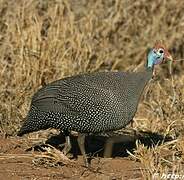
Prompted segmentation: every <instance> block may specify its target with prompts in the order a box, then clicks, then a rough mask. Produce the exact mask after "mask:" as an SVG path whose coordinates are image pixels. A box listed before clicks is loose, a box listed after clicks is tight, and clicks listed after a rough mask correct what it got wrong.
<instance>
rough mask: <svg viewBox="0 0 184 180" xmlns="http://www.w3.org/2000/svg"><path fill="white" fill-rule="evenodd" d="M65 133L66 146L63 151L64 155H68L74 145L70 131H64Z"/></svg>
mask: <svg viewBox="0 0 184 180" xmlns="http://www.w3.org/2000/svg"><path fill="white" fill-rule="evenodd" d="M64 135H65V146H64V149H63V150H62V152H63V154H64V155H66V154H68V152H69V151H70V150H71V148H72V146H71V141H70V133H69V132H68V131H64Z"/></svg>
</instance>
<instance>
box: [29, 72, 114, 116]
mask: <svg viewBox="0 0 184 180" xmlns="http://www.w3.org/2000/svg"><path fill="white" fill-rule="evenodd" d="M111 76H112V73H107V72H106V73H95V74H90V75H88V74H86V75H84V74H83V75H78V76H75V77H71V78H66V79H62V80H58V81H55V82H52V83H50V84H48V85H47V86H45V87H43V88H41V89H40V90H39V91H38V92H37V93H35V95H34V96H33V99H32V103H31V104H32V105H34V106H36V107H38V108H39V109H40V110H42V111H46V112H47V111H52V112H60V113H67V112H69V111H70V113H73V114H79V113H83V112H84V111H90V110H100V109H102V110H104V108H111V107H112V101H113V102H114V101H115V99H116V96H115V95H114V92H113V89H114V90H115V89H117V88H116V85H115V84H116V83H114V81H113V79H112V77H113V76H112V77H111ZM110 81H112V82H111V83H110Z"/></svg>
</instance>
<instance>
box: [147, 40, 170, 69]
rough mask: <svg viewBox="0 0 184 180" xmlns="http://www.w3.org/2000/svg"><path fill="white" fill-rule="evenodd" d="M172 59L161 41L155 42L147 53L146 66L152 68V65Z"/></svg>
mask: <svg viewBox="0 0 184 180" xmlns="http://www.w3.org/2000/svg"><path fill="white" fill-rule="evenodd" d="M166 61H173V58H172V56H171V54H170V53H169V51H168V50H167V49H166V48H165V46H164V45H163V44H161V43H156V44H155V46H154V47H153V48H152V49H151V50H150V51H149V53H148V61H147V67H148V68H153V67H154V65H157V64H161V63H165V62H166Z"/></svg>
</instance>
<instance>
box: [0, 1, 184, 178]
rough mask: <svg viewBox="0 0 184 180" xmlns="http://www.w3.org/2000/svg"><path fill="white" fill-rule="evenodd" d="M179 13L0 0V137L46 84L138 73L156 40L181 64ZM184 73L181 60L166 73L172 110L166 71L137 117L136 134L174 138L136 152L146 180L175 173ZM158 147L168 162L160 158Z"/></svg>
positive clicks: (121, 5) (175, 4) (146, 4)
mask: <svg viewBox="0 0 184 180" xmlns="http://www.w3.org/2000/svg"><path fill="white" fill-rule="evenodd" d="M183 12H184V2H183V1H175V0H168V1H166V0H156V1H153V0H151V1H146V0H140V1H133V0H126V1H121V0H109V1H106V0H91V1H87V0H80V1H79V0H70V1H67V0H63V1H57V0H55V1H51V0H50V1H49V0H39V1H36V0H29V1H28V0H19V1H18V0H15V1H13V0H10V1H6V0H0V100H1V104H0V131H1V132H2V134H8V135H15V133H16V131H17V130H18V128H19V126H20V122H21V121H22V119H23V117H24V116H25V115H26V113H27V110H28V108H29V104H30V100H31V96H32V95H33V93H34V92H35V91H36V90H37V89H38V88H39V87H41V86H42V85H43V84H45V83H48V82H50V81H53V80H56V79H59V78H62V77H65V76H71V75H74V74H78V73H81V72H88V71H99V70H124V71H126V70H135V69H138V68H139V67H140V66H142V65H143V64H144V63H145V58H146V56H145V54H146V51H147V48H148V47H151V46H152V45H153V44H154V43H155V41H156V40H163V41H164V42H165V43H166V44H167V46H168V48H169V49H170V51H171V52H172V54H173V56H174V57H175V58H177V59H180V58H184V45H183V44H184V42H183V41H184V14H183ZM183 67H184V63H183V61H181V62H177V63H175V64H174V68H173V70H174V71H173V78H174V82H175V87H174V88H175V90H176V101H175V104H174V106H171V104H172V102H173V88H172V84H171V78H170V76H169V71H168V68H167V66H162V67H161V68H159V69H158V70H157V74H158V78H157V79H156V80H155V81H154V82H151V83H150V85H149V86H148V88H147V89H146V90H145V92H144V96H143V99H142V101H141V104H140V106H139V110H138V113H137V114H136V118H135V128H137V129H141V130H145V131H147V130H149V131H152V132H159V133H162V134H164V135H168V134H169V135H170V136H172V137H174V138H178V139H177V141H173V143H172V144H169V145H162V146H156V147H155V148H152V149H147V148H146V147H143V146H141V145H138V149H137V151H136V154H135V156H137V158H138V159H139V160H140V161H141V163H143V164H145V166H146V168H148V169H149V173H150V174H153V173H155V172H162V171H170V170H173V171H180V170H181V167H182V163H183V153H184V143H183V142H184V140H183V136H184V131H183V127H184V85H183V82H184V75H183V73H182V69H183ZM165 148H166V149H167V150H168V151H169V153H170V156H166V157H165V155H164V156H163V155H162V150H164V149H165ZM177 152H181V153H180V155H178V154H177ZM155 154H156V155H155ZM148 156H149V158H150V159H149V162H147V161H145V160H146V159H145V158H146V157H148ZM171 157H172V158H171ZM170 158H171V159H170ZM163 159H164V160H163ZM165 160H166V161H165ZM146 173H147V171H146ZM146 173H144V174H145V176H147V174H146Z"/></svg>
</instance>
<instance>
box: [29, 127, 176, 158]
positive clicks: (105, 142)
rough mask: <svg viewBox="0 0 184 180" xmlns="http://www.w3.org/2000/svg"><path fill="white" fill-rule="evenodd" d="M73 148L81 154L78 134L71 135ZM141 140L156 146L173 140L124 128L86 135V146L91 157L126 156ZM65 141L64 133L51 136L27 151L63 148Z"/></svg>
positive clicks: (75, 155)
mask: <svg viewBox="0 0 184 180" xmlns="http://www.w3.org/2000/svg"><path fill="white" fill-rule="evenodd" d="M70 137H71V144H72V149H71V153H72V154H73V157H74V158H76V157H77V155H79V154H81V153H80V150H79V146H78V143H77V135H71V136H70ZM137 140H138V141H140V142H141V143H142V144H144V145H145V146H147V147H154V146H155V145H160V144H161V143H164V142H167V141H171V140H173V139H172V138H171V137H165V136H163V135H160V134H158V133H152V132H143V131H139V132H135V131H134V130H129V131H127V130H123V131H118V132H111V133H105V134H96V135H88V136H86V141H85V148H86V153H87V154H88V155H89V156H91V157H96V156H98V157H126V156H128V153H127V150H128V151H129V152H131V153H133V150H134V149H135V148H136V141H137ZM64 143H65V137H64V135H63V134H62V133H60V134H59V135H54V136H52V137H50V138H49V139H48V140H47V141H46V142H45V144H42V145H36V146H34V147H31V148H29V149H27V151H29V150H31V149H32V148H34V150H35V151H37V150H39V151H40V150H41V151H43V148H42V147H45V146H47V144H49V145H52V146H54V147H56V148H57V149H60V150H62V149H63V147H64Z"/></svg>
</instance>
